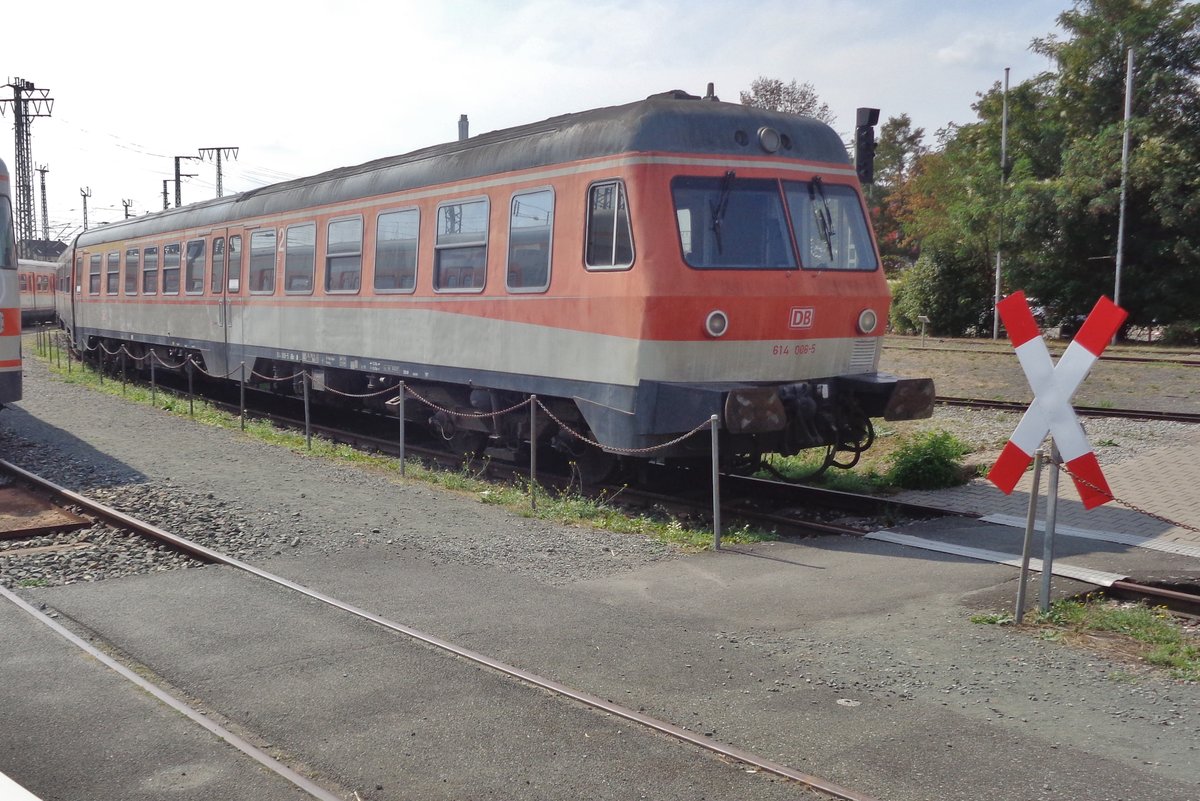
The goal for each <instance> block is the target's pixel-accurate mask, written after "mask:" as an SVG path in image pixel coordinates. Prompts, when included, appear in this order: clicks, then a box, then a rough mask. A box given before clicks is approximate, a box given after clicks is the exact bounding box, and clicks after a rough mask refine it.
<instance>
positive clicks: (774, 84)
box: [741, 75, 837, 125]
mask: <svg viewBox="0 0 1200 801" xmlns="http://www.w3.org/2000/svg"><path fill="white" fill-rule="evenodd" d="M741 100H742V105H743V106H754V107H755V108H765V109H769V110H771V111H784V112H787V113H789V114H803V115H804V116H806V117H815V118H816V119H818V120H820V121H821V122H823V123H825V124H827V125H833V123H834V122H836V121H837V117H835V116H834V114H833V112H832V111H830V110H829V104H828V103H822V102H821V98H820V97H819V96H818V95H817V90H816V89H815V88H813V85H812V84H811V83H808V82H805V83H800V84H798V83H796V81H795V79H792V82H791V83H788V84H785V83H784V82H783V81H781V80H779V79H778V78H768V77H766V76H765V75H760V76H759V77H757V78H755V79H754V80H753V81H751V82H750V91H749V92H742V93H741Z"/></svg>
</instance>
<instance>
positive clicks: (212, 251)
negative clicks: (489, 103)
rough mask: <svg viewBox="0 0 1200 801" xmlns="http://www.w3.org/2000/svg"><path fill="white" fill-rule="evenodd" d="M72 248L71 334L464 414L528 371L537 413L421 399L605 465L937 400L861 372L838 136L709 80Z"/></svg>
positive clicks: (865, 354)
mask: <svg viewBox="0 0 1200 801" xmlns="http://www.w3.org/2000/svg"><path fill="white" fill-rule="evenodd" d="M710 95H711V93H710ZM65 263H66V264H67V265H68V266H67V268H66V269H68V270H70V272H71V275H70V276H69V278H68V277H67V276H65V275H64V279H67V280H66V281H65V285H66V286H69V287H70V288H71V291H70V292H69V293H63V294H62V296H61V297H60V298H59V308H60V316H61V317H62V321H63V323H64V325H65V326H66V327H67V329H68V330H69V331H70V334H71V336H72V337H73V339H74V341H75V343H76V344H77V346H79V347H81V348H88V349H91V348H95V347H97V346H98V345H101V344H103V345H104V347H106V348H107V349H109V350H110V352H111V351H113V350H115V349H116V348H118V347H120V346H122V345H123V346H125V348H126V349H128V350H129V351H130V352H131V353H133V354H135V355H145V354H147V353H149V352H150V351H152V350H153V351H155V352H156V353H158V355H159V356H160V357H161V358H162V359H163V360H164V361H170V362H178V361H179V360H180V358H181V357H183V356H191V357H193V358H194V359H195V360H196V361H197V362H198V363H200V364H202V365H203V366H204V369H205V370H206V371H207V372H209V373H211V374H215V375H227V374H228V375H233V376H234V377H235V378H236V376H237V375H238V373H239V370H240V366H241V365H245V369H246V370H248V371H249V370H253V371H254V372H255V373H257V374H258V375H261V376H286V375H290V374H293V373H295V372H296V371H297V370H298V369H299V368H301V367H307V368H308V369H309V370H310V372H312V373H313V378H314V383H313V386H314V389H315V390H316V395H317V397H318V398H321V399H324V400H326V401H327V402H329V403H332V404H337V403H348V402H353V403H372V402H374V403H382V401H348V400H347V396H349V395H355V394H358V395H362V394H369V393H371V392H374V391H377V390H378V389H380V388H384V387H388V386H395V385H397V384H398V383H399V382H400V381H404V382H405V384H406V386H407V387H410V388H412V390H413V391H414V392H418V393H420V394H421V395H422V396H423V397H426V398H429V399H431V400H433V401H435V402H436V403H437V404H438V405H439V406H441V407H442V408H443V409H447V410H451V411H454V412H463V413H477V412H481V411H483V412H494V411H498V410H503V409H507V408H509V407H511V406H513V405H514V404H517V403H520V401H521V400H523V399H525V398H527V397H528V396H529V395H530V394H537V395H538V397H539V399H541V400H542V401H543V402H544V403H546V404H547V406H548V408H549V409H550V410H551V411H552V413H553V417H554V419H553V420H545V419H544V418H543V422H542V425H540V426H539V430H538V431H536V432H531V431H530V430H529V415H528V412H527V411H521V412H514V413H512V414H510V415H507V416H505V415H501V416H498V417H475V418H471V417H460V416H457V415H447V414H444V413H441V412H439V413H437V414H434V415H433V418H432V420H431V421H430V422H432V424H433V425H434V427H435V428H437V429H438V430H439V431H440V432H441V433H442V434H443V436H445V438H446V439H447V440H449V441H450V442H451V443H453V445H454V447H455V448H456V449H459V450H462V451H463V452H471V451H476V450H478V449H480V448H483V447H485V446H493V447H509V448H519V447H525V446H527V445H528V444H529V443H530V442H531V441H533V442H537V443H550V444H554V445H556V446H558V447H560V448H562V449H565V450H568V451H570V452H571V453H572V454H573V455H574V456H575V457H576V458H577V459H579V460H580V462H581V463H583V464H586V465H588V467H589V468H590V470H589V472H591V473H593V474H597V475H598V474H601V473H603V472H605V471H606V470H607V469H608V468H609V467H611V466H612V464H613V463H614V462H615V460H616V458H617V457H618V456H620V455H626V454H629V453H631V452H636V453H637V455H639V456H640V455H650V456H653V457H654V458H668V459H669V458H690V457H694V456H700V455H704V454H706V453H707V450H708V447H709V445H708V442H707V438H706V437H693V438H691V439H683V440H682V441H680V442H677V443H675V444H673V445H670V446H669V447H665V448H662V449H659V448H660V446H664V445H665V444H667V443H671V442H672V441H673V440H676V439H677V438H679V437H680V435H681V434H685V433H687V432H688V431H690V430H692V429H693V428H695V427H696V426H698V425H701V424H702V423H703V422H704V421H706V420H708V419H709V417H710V415H713V414H715V415H717V416H718V419H719V421H720V429H721V431H720V436H721V438H722V453H723V454H724V455H725V456H726V458H727V459H728V460H729V461H730V462H731V465H736V466H741V467H746V468H750V467H753V466H754V465H756V464H757V463H758V461H759V459H760V458H761V456H762V455H763V454H767V453H785V454H791V453H796V452H798V451H799V450H801V449H805V448H825V449H826V452H827V460H829V461H830V462H831V463H832V462H833V461H834V460H836V459H837V453H838V452H839V451H840V452H842V453H845V452H850V453H852V454H857V453H859V452H861V450H862V449H863V448H865V447H866V446H868V445H869V444H870V441H871V439H872V437H873V433H872V432H873V429H872V424H871V418H872V417H886V418H887V419H911V418H916V417H925V416H928V415H929V414H930V413H931V410H932V405H933V398H934V393H933V385H932V382H931V381H930V380H929V379H924V378H914V379H901V378H896V377H894V376H889V375H886V374H883V373H880V372H879V371H878V364H879V355H880V346H881V341H882V340H881V336H882V334H883V332H884V330H885V328H886V316H887V311H888V304H889V296H888V289H887V284H886V281H885V279H884V275H883V270H882V269H881V267H880V261H879V258H878V253H877V250H876V246H875V243H874V239H873V235H872V232H871V229H870V225H869V223H868V218H867V214H866V210H865V206H864V203H863V199H862V196H861V191H860V188H859V185H858V180H857V177H856V172H855V167H854V166H853V165H852V164H851V162H850V159H849V157H848V154H847V151H846V147H845V145H844V144H843V143H842V142H841V140H840V139H839V137H838V136H837V134H836V133H835V132H834V131H833V130H832V129H830V128H829V127H828V126H827V125H825V124H823V123H821V122H818V121H816V120H813V119H809V118H805V117H800V116H796V115H790V114H783V113H776V112H770V111H764V110H761V109H755V108H750V107H747V106H743V105H740V104H732V103H722V102H720V101H718V100H717V99H716V98H715V97H711V96H710V97H707V98H699V97H694V96H691V95H687V94H685V93H682V92H669V93H665V94H662V95H655V96H651V97H650V98H647V99H646V100H643V101H638V102H635V103H630V104H626V105H623V106H616V107H611V108H601V109H595V110H591V111H585V112H581V113H577V114H568V115H564V116H561V117H555V118H552V119H548V120H545V121H543V122H539V123H534V124H531V125H526V126H521V127H517V128H512V129H507V130H501V131H495V132H492V133H487V134H483V135H480V136H476V137H472V138H469V139H465V140H462V141H458V142H452V143H449V144H445V145H439V146H435V147H432V148H427V149H425V150H420V151H416V152H414V153H410V154H407V155H402V156H395V157H390V158H384V159H380V160H378V161H373V162H369V163H366V164H362V165H358V166H355V167H348V168H344V169H338V170H333V171H331V172H327V173H323V174H321V175H316V176H313V177H309V178H302V179H298V180H295V181H289V182H286V183H281V184H277V185H273V186H268V187H264V188H261V189H256V190H252V191H249V192H245V193H243V194H240V195H235V196H230V197H224V198H218V199H214V200H210V201H206V202H202V203H198V204H194V205H191V206H187V207H183V208H179V209H172V210H168V211H163V212H160V213H155V214H150V215H146V216H143V217H139V218H135V219H130V220H125V221H121V222H117V223H114V224H111V225H107V226H104V227H103V228H99V229H94V230H91V231H87V232H85V233H83V234H81V235H80V236H79V237H78V238H77V239H76V241H75V242H74V244H73V248H72V249H71V250H69V251H68V254H67V257H66V262H65ZM296 389H297V390H299V389H300V386H299V385H298V384H297V386H296ZM418 406H419V404H408V408H409V409H410V413H412V414H414V415H417V414H420V413H421V412H420V410H419V409H418V408H416V407H418ZM423 414H424V416H426V417H428V415H429V412H428V410H426V411H425V412H424V413H423ZM564 428H570V429H572V430H574V431H578V432H582V433H585V434H586V435H587V436H588V437H590V438H592V439H594V440H595V441H596V442H598V443H599V445H600V447H599V448H594V447H591V446H586V445H583V444H582V443H581V442H580V441H579V440H578V439H576V438H575V437H574V436H571V435H569V434H568V433H567V432H566V431H565V430H564Z"/></svg>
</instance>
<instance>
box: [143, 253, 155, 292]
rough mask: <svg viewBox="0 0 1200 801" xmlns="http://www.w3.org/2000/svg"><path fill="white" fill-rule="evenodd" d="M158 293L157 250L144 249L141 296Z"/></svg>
mask: <svg viewBox="0 0 1200 801" xmlns="http://www.w3.org/2000/svg"><path fill="white" fill-rule="evenodd" d="M156 292H158V248H156V247H153V248H146V250H145V252H144V253H142V294H143V295H153V294H155V293H156Z"/></svg>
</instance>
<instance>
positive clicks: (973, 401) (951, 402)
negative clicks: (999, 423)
mask: <svg viewBox="0 0 1200 801" xmlns="http://www.w3.org/2000/svg"><path fill="white" fill-rule="evenodd" d="M936 402H937V403H939V404H942V405H944V406H958V407H962V408H967V409H990V410H994V411H1001V412H1018V413H1023V412H1024V411H1025V410H1026V409H1028V408H1029V403H1028V401H1002V400H986V399H983V398H955V397H943V396H939V397H938V399H937V401H936ZM1074 409H1075V411H1076V413H1077V414H1080V415H1082V416H1084V417H1116V418H1121V419H1125V420H1161V421H1164V422H1171V423H1200V413H1193V412H1162V411H1155V410H1153V409H1113V408H1108V407H1105V406H1075V407H1074Z"/></svg>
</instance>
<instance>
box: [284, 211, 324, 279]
mask: <svg viewBox="0 0 1200 801" xmlns="http://www.w3.org/2000/svg"><path fill="white" fill-rule="evenodd" d="M285 242H286V244H285V250H284V254H283V283H284V291H285V292H291V293H297V294H306V295H311V294H312V291H313V267H314V265H315V263H316V252H317V224H316V223H302V224H301V225H289V226H288V229H287V239H286V240H285Z"/></svg>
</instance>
